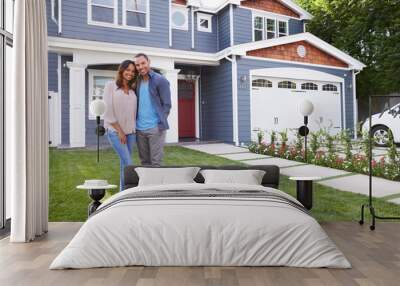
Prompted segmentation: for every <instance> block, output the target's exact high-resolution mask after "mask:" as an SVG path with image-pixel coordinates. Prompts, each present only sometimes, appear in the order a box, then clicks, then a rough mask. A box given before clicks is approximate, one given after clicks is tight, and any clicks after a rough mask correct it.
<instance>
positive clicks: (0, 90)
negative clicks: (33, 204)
mask: <svg viewBox="0 0 400 286" xmlns="http://www.w3.org/2000/svg"><path fill="white" fill-rule="evenodd" d="M13 21H14V1H13V0H0V64H1V67H0V229H2V231H4V230H5V232H8V231H9V218H10V217H11V212H10V209H11V208H10V204H11V200H10V198H11V194H10V193H9V191H8V192H7V188H5V185H4V184H5V180H4V178H5V170H6V168H4V167H5V162H4V154H6V150H4V149H5V146H4V143H5V140H7V138H6V137H5V134H4V132H5V122H4V118H5V110H6V109H5V105H6V104H7V102H8V99H10V98H11V92H12V90H11V88H12V86H11V84H10V83H11V75H12V69H13V66H14V63H13V57H12V56H11V55H12V50H13V34H12V33H13V31H14V27H13V26H14V25H13ZM6 222H7V223H6ZM3 229H4V230H3Z"/></svg>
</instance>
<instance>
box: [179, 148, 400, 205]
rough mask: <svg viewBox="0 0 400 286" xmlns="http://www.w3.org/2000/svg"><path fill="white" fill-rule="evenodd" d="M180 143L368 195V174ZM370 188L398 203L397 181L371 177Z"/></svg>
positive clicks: (233, 150)
mask: <svg viewBox="0 0 400 286" xmlns="http://www.w3.org/2000/svg"><path fill="white" fill-rule="evenodd" d="M183 147H185V148H189V149H192V150H197V151H201V152H205V153H208V154H212V155H217V156H220V157H224V158H226V159H230V160H234V161H239V162H241V163H244V164H248V165H277V166H279V167H280V168H281V174H282V175H285V176H288V177H291V176H294V177H299V176H317V177H321V178H322V179H321V180H320V181H318V182H317V183H318V184H321V185H324V186H329V187H332V188H334V189H337V190H340V191H345V192H352V193H358V194H363V195H368V190H369V188H368V186H369V184H368V182H369V177H368V176H366V175H361V174H356V173H350V172H346V171H342V170H337V169H332V168H327V167H322V166H316V165H311V164H305V163H301V162H296V161H290V160H286V159H281V158H276V157H271V156H266V155H261V154H255V153H251V152H249V151H248V149H247V148H243V147H236V146H233V145H230V144H225V143H211V144H198V145H184V146H183ZM372 188H373V195H374V197H379V198H384V197H386V196H387V197H388V201H390V202H392V203H396V204H400V182H394V181H390V180H386V179H382V178H377V177H373V179H372Z"/></svg>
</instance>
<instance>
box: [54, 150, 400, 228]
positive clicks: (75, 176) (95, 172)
mask: <svg viewBox="0 0 400 286" xmlns="http://www.w3.org/2000/svg"><path fill="white" fill-rule="evenodd" d="M133 160H134V163H138V162H139V159H138V156H137V153H136V152H135V153H134V156H133ZM164 162H165V165H234V164H241V163H239V162H235V161H231V160H228V159H224V158H222V157H218V156H214V155H209V154H205V153H202V152H198V151H193V150H189V149H186V148H183V147H179V146H166V148H165V157H164ZM96 178H97V179H106V180H108V182H110V183H111V184H115V185H118V183H119V159H118V157H117V155H116V154H115V152H114V151H113V150H111V149H106V150H102V151H101V153H100V163H97V162H96V151H92V150H86V149H79V150H71V149H69V150H57V149H53V148H52V149H50V185H49V187H50V198H49V220H50V221H85V220H86V218H87V206H88V204H89V203H90V201H91V200H90V198H89V197H88V195H87V192H86V191H83V190H77V189H76V186H77V185H80V184H82V183H83V182H84V181H85V179H96ZM280 190H282V191H284V192H287V193H289V194H291V195H293V196H295V182H293V181H290V180H289V179H288V178H287V177H285V176H281V182H280ZM115 192H117V190H112V191H107V195H106V197H108V196H111V195H112V194H114V193H115ZM366 201H367V197H366V196H364V195H360V194H353V193H348V192H341V191H338V190H335V189H332V188H330V187H326V186H322V185H316V186H315V191H314V208H313V210H312V212H311V213H312V215H313V216H314V217H315V218H316V219H317V220H318V221H320V222H322V221H352V220H358V219H359V214H360V206H361V204H363V203H365V202H366ZM374 205H375V207H376V209H377V210H378V213H379V215H384V216H393V215H397V216H399V215H400V210H399V207H398V206H397V205H394V204H391V203H388V202H386V201H385V200H383V199H375V200H374Z"/></svg>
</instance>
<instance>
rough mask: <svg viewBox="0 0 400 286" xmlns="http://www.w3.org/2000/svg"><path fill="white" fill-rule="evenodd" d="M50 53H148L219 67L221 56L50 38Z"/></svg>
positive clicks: (129, 54) (179, 60)
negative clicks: (80, 51) (78, 51)
mask: <svg viewBox="0 0 400 286" xmlns="http://www.w3.org/2000/svg"><path fill="white" fill-rule="evenodd" d="M48 44H49V51H51V52H59V53H66V54H71V53H73V52H75V51H77V50H82V51H91V52H92V51H97V52H110V53H121V54H126V55H127V56H129V57H132V55H134V54H137V53H140V52H143V51H146V54H147V55H149V56H159V57H162V58H167V59H171V58H174V59H176V61H178V62H179V63H198V64H204V65H213V66H215V65H219V54H210V53H202V52H193V51H183V50H174V49H164V48H153V47H146V46H136V45H126V44H116V43H106V42H102V43H101V45H99V42H97V41H87V40H77V39H68V38H62V37H48Z"/></svg>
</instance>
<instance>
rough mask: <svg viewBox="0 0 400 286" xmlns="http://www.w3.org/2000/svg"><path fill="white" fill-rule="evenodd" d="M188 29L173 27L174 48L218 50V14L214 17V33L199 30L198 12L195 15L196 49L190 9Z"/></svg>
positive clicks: (200, 50) (208, 51) (204, 50)
mask: <svg viewBox="0 0 400 286" xmlns="http://www.w3.org/2000/svg"><path fill="white" fill-rule="evenodd" d="M188 19H189V21H188V30H187V31H185V30H177V29H172V48H173V49H179V50H193V51H197V52H204V53H215V52H217V30H218V28H217V16H216V15H213V17H212V33H207V32H199V31H198V30H197V13H195V15H194V24H195V26H194V47H195V48H194V49H192V17H191V13H190V11H189V18H188Z"/></svg>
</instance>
